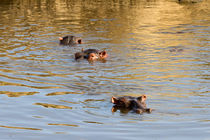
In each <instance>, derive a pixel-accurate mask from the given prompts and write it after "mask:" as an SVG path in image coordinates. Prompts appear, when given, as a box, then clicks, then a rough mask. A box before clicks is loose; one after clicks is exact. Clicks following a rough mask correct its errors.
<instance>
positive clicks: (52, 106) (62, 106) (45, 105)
mask: <svg viewBox="0 0 210 140" xmlns="http://www.w3.org/2000/svg"><path fill="white" fill-rule="evenodd" d="M34 105H40V106H43V107H46V108H56V109H72V107H69V106H64V105H55V104H47V103H34Z"/></svg>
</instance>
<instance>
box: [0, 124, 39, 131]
mask: <svg viewBox="0 0 210 140" xmlns="http://www.w3.org/2000/svg"><path fill="white" fill-rule="evenodd" d="M0 127H4V128H12V129H25V130H42V129H39V128H27V127H17V126H6V125H0Z"/></svg>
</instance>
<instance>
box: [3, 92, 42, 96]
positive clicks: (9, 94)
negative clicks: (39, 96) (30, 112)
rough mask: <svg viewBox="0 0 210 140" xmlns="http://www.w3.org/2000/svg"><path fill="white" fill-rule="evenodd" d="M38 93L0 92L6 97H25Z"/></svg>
mask: <svg viewBox="0 0 210 140" xmlns="http://www.w3.org/2000/svg"><path fill="white" fill-rule="evenodd" d="M36 93H39V92H11V91H0V94H6V95H7V96H8V97H20V96H26V95H34V94H36Z"/></svg>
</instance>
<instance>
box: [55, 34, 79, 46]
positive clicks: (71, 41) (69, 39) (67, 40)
mask: <svg viewBox="0 0 210 140" xmlns="http://www.w3.org/2000/svg"><path fill="white" fill-rule="evenodd" d="M59 40H60V45H69V46H74V45H77V44H82V39H81V38H80V37H75V36H72V35H67V36H64V37H60V38H59Z"/></svg>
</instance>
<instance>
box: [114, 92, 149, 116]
mask: <svg viewBox="0 0 210 140" xmlns="http://www.w3.org/2000/svg"><path fill="white" fill-rule="evenodd" d="M146 99H147V96H146V95H142V96H139V97H132V96H122V97H118V98H117V97H114V96H113V97H112V98H111V102H112V103H113V104H114V106H113V107H112V112H116V111H117V110H120V111H121V112H124V113H127V112H129V111H133V112H135V113H137V114H142V113H144V112H147V113H151V112H152V109H151V108H147V107H146V103H145V101H146Z"/></svg>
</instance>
